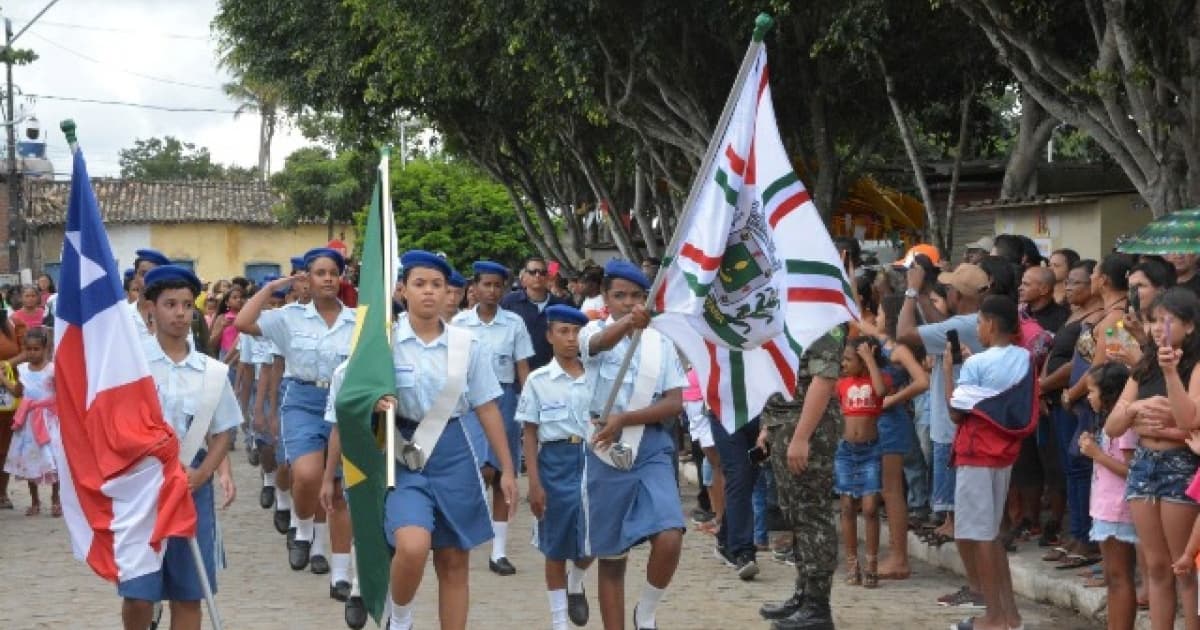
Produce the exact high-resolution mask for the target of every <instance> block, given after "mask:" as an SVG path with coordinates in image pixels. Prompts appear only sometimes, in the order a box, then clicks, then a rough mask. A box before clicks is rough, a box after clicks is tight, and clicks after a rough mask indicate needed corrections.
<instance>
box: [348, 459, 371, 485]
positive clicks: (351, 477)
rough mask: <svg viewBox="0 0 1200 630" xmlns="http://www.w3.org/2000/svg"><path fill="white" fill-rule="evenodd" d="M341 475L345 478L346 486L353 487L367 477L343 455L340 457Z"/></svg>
mask: <svg viewBox="0 0 1200 630" xmlns="http://www.w3.org/2000/svg"><path fill="white" fill-rule="evenodd" d="M342 477H343V478H344V479H345V485H346V487H347V488H353V487H354V486H356V485H358V484H359V483H360V482H361V481H363V480H364V479H366V478H367V476H366V475H364V474H363V472H362V471H361V470H359V469H358V467H357V466H355V465H354V464H352V463H350V460H348V459H346V458H345V457H343V458H342Z"/></svg>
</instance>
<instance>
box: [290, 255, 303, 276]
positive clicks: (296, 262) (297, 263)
mask: <svg viewBox="0 0 1200 630" xmlns="http://www.w3.org/2000/svg"><path fill="white" fill-rule="evenodd" d="M305 266H306V265H305V264H304V257H303V256H292V273H296V272H297V271H304V268H305Z"/></svg>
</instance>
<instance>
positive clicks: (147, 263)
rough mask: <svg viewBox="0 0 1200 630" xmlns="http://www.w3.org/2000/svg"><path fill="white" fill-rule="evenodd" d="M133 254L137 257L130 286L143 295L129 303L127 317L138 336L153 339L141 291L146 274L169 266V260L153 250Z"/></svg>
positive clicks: (147, 305) (144, 283)
mask: <svg viewBox="0 0 1200 630" xmlns="http://www.w3.org/2000/svg"><path fill="white" fill-rule="evenodd" d="M134 254H135V255H136V256H137V257H136V258H134V259H133V284H132V285H131V286H133V287H134V288H136V289H138V291H139V293H142V294H143V295H142V296H141V297H139V298H138V299H137V300H134V301H133V302H130V303H129V316H130V318H131V319H132V320H133V327H134V328H135V329H136V330H137V332H138V335H140V336H141V337H142V338H145V339H149V338H152V337H154V331H153V329H152V328H151V326H152V324H151V323H150V322H148V321H147V318H148V317H150V305H149V303H148V302H147V301H146V298H145V295H144V291H143V289H144V287H145V285H146V274H148V273H150V271H151V270H152V269H154V268H155V267H162V266H164V265H169V264H171V259H169V258H167V257H166V256H164V255H163V253H162V252H160V251H158V250H155V249H139V250H137V251H136V252H134Z"/></svg>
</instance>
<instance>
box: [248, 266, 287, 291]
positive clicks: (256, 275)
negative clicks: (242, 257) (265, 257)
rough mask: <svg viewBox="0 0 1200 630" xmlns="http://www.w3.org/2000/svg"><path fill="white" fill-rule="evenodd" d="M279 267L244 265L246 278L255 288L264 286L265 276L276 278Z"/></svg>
mask: <svg viewBox="0 0 1200 630" xmlns="http://www.w3.org/2000/svg"><path fill="white" fill-rule="evenodd" d="M278 275H280V274H279V265H277V264H275V263H251V264H248V265H246V278H248V279H249V280H250V282H253V283H254V285H255V286H259V287H261V286H262V285H264V284H266V277H267V276H278Z"/></svg>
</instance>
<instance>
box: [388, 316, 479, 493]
mask: <svg viewBox="0 0 1200 630" xmlns="http://www.w3.org/2000/svg"><path fill="white" fill-rule="evenodd" d="M472 339H473V335H472V334H471V331H469V330H467V329H466V328H460V327H458V326H451V325H449V324H447V325H446V383H445V384H444V385H442V391H440V392H438V395H437V398H435V399H434V401H433V405H431V406H430V407H429V409H428V410H427V411H426V412H425V417H424V418H421V422H420V423H419V424H418V425H417V430H416V431H414V432H413V437H412V440H406V439H404V436H402V435H401V434H400V430H399V428H397V429H396V443H397V444H399V445H400V452H399V458H400V461H401V463H403V464H404V466H405V467H406V468H408V469H409V470H413V471H419V470H421V469H422V468H424V467H425V464H426V463H427V462H428V461H429V458H430V457H431V456H432V455H433V449H434V448H436V447H437V443H438V440H439V439H441V437H442V432H443V431H445V430H446V423H448V422H449V421H450V417H451V416H452V415H453V414H454V410H455V409H456V408H457V407H458V400H459V398H461V397H462V394H463V390H465V389H466V388H467V368H468V366H469V363H470V358H471V356H470V355H471V340H472Z"/></svg>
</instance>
